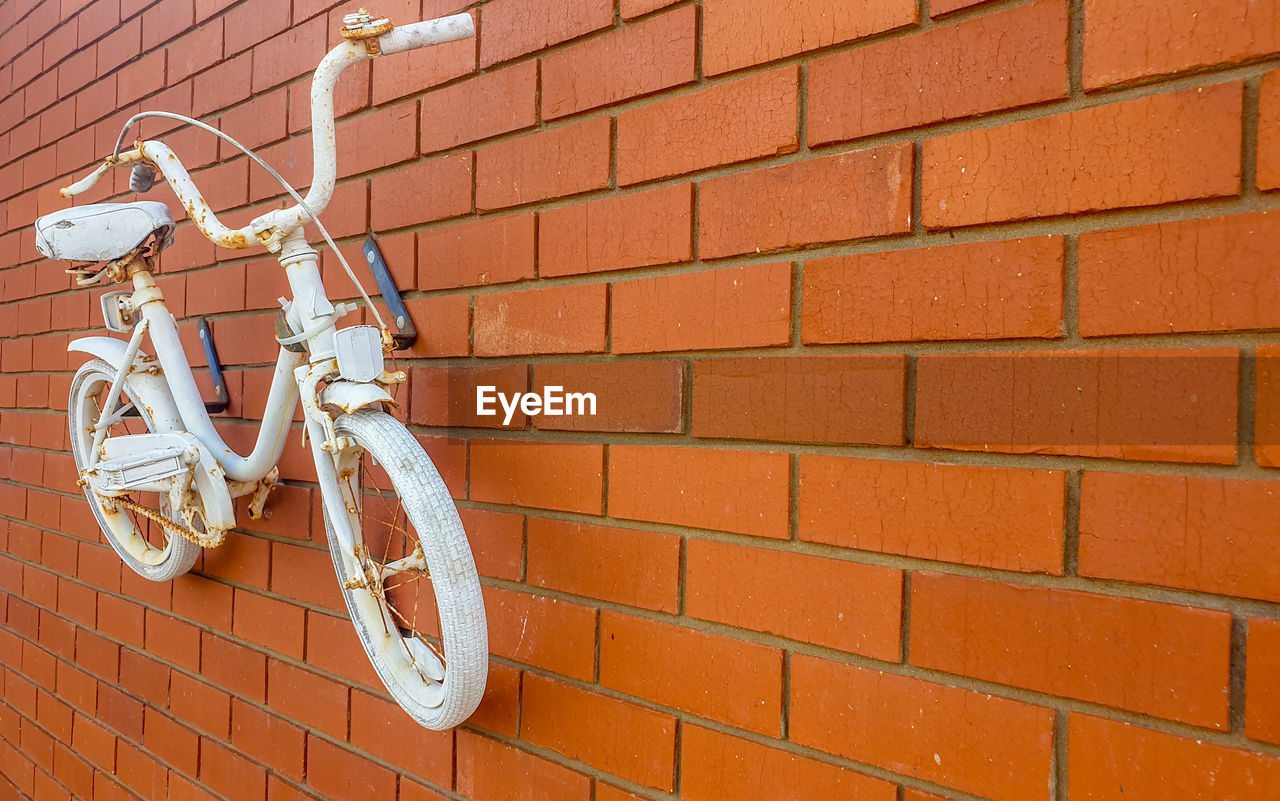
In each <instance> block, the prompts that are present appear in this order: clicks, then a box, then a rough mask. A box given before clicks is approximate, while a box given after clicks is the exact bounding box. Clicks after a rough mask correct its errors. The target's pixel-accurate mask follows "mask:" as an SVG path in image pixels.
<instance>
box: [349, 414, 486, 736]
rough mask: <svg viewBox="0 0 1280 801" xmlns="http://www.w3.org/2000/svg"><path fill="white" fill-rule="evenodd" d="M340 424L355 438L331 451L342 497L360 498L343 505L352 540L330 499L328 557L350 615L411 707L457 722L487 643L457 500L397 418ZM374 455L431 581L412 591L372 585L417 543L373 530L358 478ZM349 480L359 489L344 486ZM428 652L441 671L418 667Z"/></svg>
mask: <svg viewBox="0 0 1280 801" xmlns="http://www.w3.org/2000/svg"><path fill="white" fill-rule="evenodd" d="M336 428H337V432H338V434H339V436H341V437H347V438H349V440H350V442H351V443H353V444H352V445H350V446H349V447H347V448H344V449H343V451H341V452H340V453H339V454H337V455H336V456H335V465H336V467H337V471H338V475H339V482H340V483H342V482H344V481H345V482H348V491H347V492H346V493H345V494H344V499H345V500H346V501H347V502H348V503H349V504H350V502H351V499H352V498H359V499H360V502H359V503H358V504H356V506H357V510H356V511H355V512H354V513H352V512H351V511H350V510H351V507H350V506H348V509H347V510H344V512H343V514H344V516H345V517H346V519H347V521H348V523H349V524H350V525H351V526H352V529H353V533H354V534H355V539H354V543H355V547H354V548H353V549H350V550H349V549H347V548H345V547H344V546H342V545H341V544H340V542H339V540H338V538H337V537H335V536H334V532H333V528H332V521H331V520H330V518H329V510H328V508H326V511H325V514H326V524H327V525H328V526H329V529H330V546H331V550H332V551H333V558H334V566H335V568H336V569H337V572H338V577H339V581H340V583H342V585H343V594H344V596H345V598H346V601H347V607H348V609H349V610H350V612H351V617H352V622H353V624H355V627H356V630H357V633H358V634H359V635H360V639H361V641H362V643H363V644H364V646H365V650H366V653H367V654H368V655H369V658H370V660H371V662H372V663H373V666H374V668H375V670H376V671H377V673H378V675H379V678H381V679H382V681H383V683H384V684H385V685H386V687H387V689H388V691H389V692H390V693H391V695H392V697H393V698H395V699H396V701H397V702H398V703H399V704H400V705H401V706H402V707H403V708H404V709H405V711H407V712H408V713H409V714H410V716H412V717H413V718H414V719H415V720H417V721H418V722H419V723H421V724H422V725H424V726H427V727H428V728H432V729H444V728H449V727H451V726H454V725H457V724H458V723H460V722H461V721H462V720H465V719H466V718H467V717H468V716H469V715H470V714H471V712H473V711H474V710H475V707H476V706H477V705H478V704H479V702H480V697H481V696H482V695H483V690H484V683H485V676H486V673H487V669H488V643H487V634H486V630H485V620H484V607H483V601H482V600H481V595H480V584H479V576H478V574H477V573H476V570H475V563H474V560H473V559H472V557H471V552H470V548H469V547H468V546H467V543H466V535H465V532H464V531H463V530H462V524H461V520H460V519H459V518H458V514H457V510H456V508H455V507H454V504H453V500H452V498H451V497H449V495H448V491H447V489H446V488H445V486H444V482H443V481H442V480H441V479H440V477H439V474H438V473H437V472H436V470H435V468H434V466H432V465H431V463H430V460H429V459H427V458H426V455H425V454H424V453H423V452H422V450H421V446H419V445H418V443H417V441H416V440H414V439H413V437H412V435H410V434H409V433H408V432H407V431H405V429H404V428H403V426H401V425H400V424H399V423H398V422H396V421H395V420H394V419H393V418H391V417H389V416H387V415H385V414H383V413H381V412H370V411H365V412H358V413H356V414H354V415H346V416H344V417H341V418H339V420H338V421H337V423H336ZM357 459H358V461H359V466H358V467H357V465H356V464H355V462H356V461H357ZM371 461H376V462H377V463H379V464H380V466H379V468H378V470H380V471H382V479H381V481H382V482H385V483H384V484H383V485H382V486H381V487H380V488H381V489H382V491H383V493H388V489H391V490H392V492H391V493H390V494H391V495H393V496H394V498H395V500H396V503H397V505H399V504H402V506H401V508H402V510H403V517H404V521H405V522H407V523H408V524H410V525H411V526H412V531H413V533H414V539H415V541H416V543H418V544H419V545H420V547H421V549H422V554H423V559H424V561H425V563H426V565H427V566H428V569H429V570H430V572H431V580H430V581H429V583H428V582H427V581H425V580H423V579H421V578H419V579H417V580H415V581H412V582H408V584H409V585H411V586H412V587H414V588H415V589H416V590H417V591H416V593H413V594H410V595H409V597H408V598H406V597H398V598H397V597H395V593H387V592H385V589H386V588H385V587H375V586H372V585H374V584H375V583H376V581H375V579H380V578H381V573H380V572H377V573H375V571H373V570H371V568H379V569H380V568H381V566H383V565H386V564H387V563H388V562H389V561H395V560H396V559H397V558H399V559H404V558H405V557H408V556H410V555H411V551H412V550H413V549H412V548H411V547H409V546H408V544H407V543H404V542H402V543H401V544H400V547H399V549H396V546H395V545H394V544H390V543H388V542H386V541H385V540H383V539H380V538H378V537H377V536H376V531H375V532H373V534H372V535H371V530H370V526H369V525H368V524H369V523H370V522H371V517H370V515H369V514H368V512H369V509H370V501H371V500H374V501H376V500H377V498H378V496H377V494H376V490H375V488H374V487H371V486H369V484H368V483H367V482H365V481H364V479H365V478H367V477H368V476H370V473H369V466H370V462H371ZM357 476H358V477H359V478H357ZM374 483H375V484H377V483H379V482H374ZM387 485H389V487H388V486H387ZM352 487H354V488H355V489H358V490H359V491H358V492H353V491H350V490H351V488H352ZM392 517H394V515H392ZM372 522H375V523H376V522H378V521H376V520H373V521H372ZM382 522H386V521H385V520H384V521H382ZM394 528H395V527H394V526H392V530H394ZM421 532H426V536H422V534H421ZM400 576H403V573H402V572H397V573H396V574H393V575H392V576H391V577H390V581H391V582H395V583H404V579H403V578H400ZM401 589H404V588H403V587H401ZM388 596H391V597H388ZM388 601H390V603H388ZM415 613H416V617H415ZM424 614H425V616H424ZM433 656H434V657H435V658H436V659H438V661H439V663H440V666H443V675H442V678H439V679H437V678H434V677H433V671H432V670H430V669H426V670H424V669H423V668H424V664H423V663H424V660H425V661H427V662H430V661H432V657H433ZM425 667H428V668H430V667H432V666H431V665H426V666H425ZM435 667H437V668H438V667H439V666H435ZM434 675H436V676H438V675H439V671H438V670H437V671H436V672H435V674H434Z"/></svg>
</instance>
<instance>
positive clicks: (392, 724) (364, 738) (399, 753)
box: [351, 654, 453, 787]
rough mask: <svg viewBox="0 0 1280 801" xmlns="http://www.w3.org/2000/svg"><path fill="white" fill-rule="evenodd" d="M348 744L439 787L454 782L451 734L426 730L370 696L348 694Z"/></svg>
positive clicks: (395, 707) (380, 700) (396, 708)
mask: <svg viewBox="0 0 1280 801" xmlns="http://www.w3.org/2000/svg"><path fill="white" fill-rule="evenodd" d="M363 656H364V654H361V657H362V658H363ZM351 744H352V745H353V746H355V747H356V748H360V749H362V750H364V751H366V752H368V753H370V754H376V755H377V756H378V757H379V758H380V759H383V760H385V761H387V762H390V763H391V764H393V765H395V766H397V767H399V768H401V769H403V770H406V771H408V772H409V773H412V774H413V775H415V776H420V777H422V778H424V779H427V780H428V781H431V782H435V783H436V784H438V785H441V786H444V787H448V786H449V784H450V783H451V782H452V781H453V734H452V732H448V731H445V732H436V731H430V730H429V729H425V728H423V727H421V726H419V725H417V724H416V723H414V722H413V721H412V719H410V718H409V716H408V715H407V714H405V712H404V710H402V709H401V708H400V707H399V706H397V705H396V704H394V703H391V702H390V701H384V700H382V699H381V698H378V697H376V696H373V695H370V694H369V693H364V692H359V691H354V692H352V693H351Z"/></svg>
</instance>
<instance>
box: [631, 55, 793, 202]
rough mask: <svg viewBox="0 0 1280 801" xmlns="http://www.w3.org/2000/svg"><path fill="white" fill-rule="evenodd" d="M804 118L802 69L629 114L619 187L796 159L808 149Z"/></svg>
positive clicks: (777, 72) (788, 69)
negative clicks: (762, 160)
mask: <svg viewBox="0 0 1280 801" xmlns="http://www.w3.org/2000/svg"><path fill="white" fill-rule="evenodd" d="M798 115H799V73H798V72H797V70H796V68H795V67H785V68H783V69H779V70H773V71H771V72H766V73H763V74H760V75H753V76H751V77H749V78H743V79H741V80H737V81H732V82H729V83H722V84H717V85H715V86H712V87H709V88H707V89H701V90H699V91H697V92H693V93H690V94H685V95H681V96H679V97H674V98H671V99H670V100H665V101H662V102H658V103H652V104H649V105H645V106H641V107H639V108H635V109H630V110H628V111H624V112H622V113H621V114H619V115H618V184H619V185H626V184H634V183H640V182H641V181H650V180H653V179H655V178H662V177H665V176H668V175H680V174H682V173H686V172H694V171H696V170H702V169H706V168H707V167H714V166H717V165H720V164H731V163H733V162H738V161H746V160H748V159H753V158H759V157H761V156H773V155H777V154H780V153H793V152H795V151H796V149H797V148H799V146H800V140H799V133H798V122H797V120H798ZM708 131H715V135H714V136H708V135H707V132H708Z"/></svg>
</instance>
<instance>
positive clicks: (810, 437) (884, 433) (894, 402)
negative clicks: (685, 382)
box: [693, 354, 907, 445]
mask: <svg viewBox="0 0 1280 801" xmlns="http://www.w3.org/2000/svg"><path fill="white" fill-rule="evenodd" d="M906 377H907V359H906V357H905V356H901V355H889V354H884V355H880V354H874V355H873V354H868V355H853V356H779V357H772V356H770V357H744V358H736V359H700V360H698V361H695V362H694V363H693V435H694V436H695V437H715V438H720V437H727V438H742V439H768V440H785V441H801V442H854V443H865V444H876V445H903V444H905V442H906V440H905V432H904V430H903V422H904V417H905V414H906V391H907V378H906Z"/></svg>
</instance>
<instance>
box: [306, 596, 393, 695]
mask: <svg viewBox="0 0 1280 801" xmlns="http://www.w3.org/2000/svg"><path fill="white" fill-rule="evenodd" d="M307 664H308V665H310V666H312V667H314V668H317V669H319V670H322V671H324V672H325V673H330V674H333V675H334V676H338V677H339V678H341V679H344V680H346V681H347V682H348V683H356V684H363V685H365V686H366V687H381V686H382V684H381V683H380V681H379V679H378V674H377V673H376V672H375V671H374V669H373V665H372V663H370V662H369V657H368V656H367V655H366V654H365V651H364V647H363V646H362V645H361V643H360V639H359V637H358V636H357V635H356V630H355V627H354V626H352V624H351V620H350V619H349V618H346V617H334V616H332V615H328V614H324V613H321V612H316V611H308V612H307Z"/></svg>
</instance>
